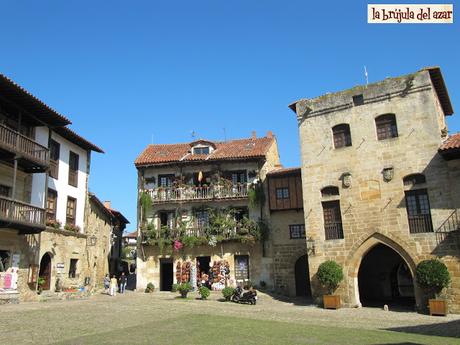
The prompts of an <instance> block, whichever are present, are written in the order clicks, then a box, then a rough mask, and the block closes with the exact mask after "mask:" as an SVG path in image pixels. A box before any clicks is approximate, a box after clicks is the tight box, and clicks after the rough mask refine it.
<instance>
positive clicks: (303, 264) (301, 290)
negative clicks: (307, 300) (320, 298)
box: [294, 255, 311, 297]
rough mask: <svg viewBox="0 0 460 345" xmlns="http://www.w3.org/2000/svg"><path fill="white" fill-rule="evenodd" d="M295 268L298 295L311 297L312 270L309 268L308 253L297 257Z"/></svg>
mask: <svg viewBox="0 0 460 345" xmlns="http://www.w3.org/2000/svg"><path fill="white" fill-rule="evenodd" d="M294 270H295V293H296V296H299V297H300V296H303V297H311V288H310V272H309V270H308V258H307V255H303V256H301V257H300V258H298V259H297V261H296V262H295V269H294Z"/></svg>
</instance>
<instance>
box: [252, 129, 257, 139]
mask: <svg viewBox="0 0 460 345" xmlns="http://www.w3.org/2000/svg"><path fill="white" fill-rule="evenodd" d="M255 139H257V133H256V131H252V140H255Z"/></svg>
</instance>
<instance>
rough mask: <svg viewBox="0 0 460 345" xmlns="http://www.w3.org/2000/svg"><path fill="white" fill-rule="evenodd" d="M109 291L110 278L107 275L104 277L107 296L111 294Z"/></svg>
mask: <svg viewBox="0 0 460 345" xmlns="http://www.w3.org/2000/svg"><path fill="white" fill-rule="evenodd" d="M109 289H110V278H109V275H108V274H106V275H105V277H104V290H105V293H106V294H107V295H108V294H109Z"/></svg>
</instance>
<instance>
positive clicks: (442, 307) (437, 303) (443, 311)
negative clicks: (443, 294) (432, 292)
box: [428, 299, 447, 316]
mask: <svg viewBox="0 0 460 345" xmlns="http://www.w3.org/2000/svg"><path fill="white" fill-rule="evenodd" d="M428 303H429V306H430V315H442V316H446V315H447V302H446V301H444V300H442V299H430V300H429V301H428Z"/></svg>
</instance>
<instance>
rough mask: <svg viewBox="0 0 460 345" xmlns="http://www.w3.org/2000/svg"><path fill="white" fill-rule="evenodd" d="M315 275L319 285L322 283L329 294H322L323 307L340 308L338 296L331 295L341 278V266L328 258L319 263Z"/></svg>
mask: <svg viewBox="0 0 460 345" xmlns="http://www.w3.org/2000/svg"><path fill="white" fill-rule="evenodd" d="M316 275H317V277H318V280H319V281H320V283H321V285H323V286H324V287H325V288H326V289H327V290H328V293H329V295H324V296H323V303H324V308H325V309H338V308H340V296H338V295H333V293H334V291H335V290H337V287H338V286H339V284H340V282H341V281H342V280H343V271H342V267H341V266H340V265H339V264H338V263H337V262H335V261H332V260H329V261H326V262H323V263H322V264H321V265H319V267H318V273H317V274H316Z"/></svg>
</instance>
